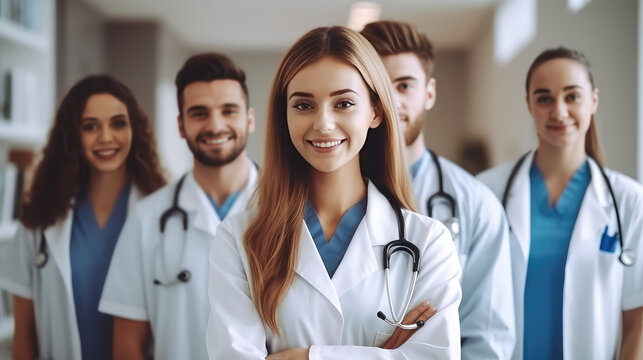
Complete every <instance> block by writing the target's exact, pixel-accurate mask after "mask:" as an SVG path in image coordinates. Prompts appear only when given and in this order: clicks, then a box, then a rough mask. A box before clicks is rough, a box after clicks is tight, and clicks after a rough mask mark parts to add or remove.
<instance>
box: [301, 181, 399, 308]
mask: <svg viewBox="0 0 643 360" xmlns="http://www.w3.org/2000/svg"><path fill="white" fill-rule="evenodd" d="M397 238H398V230H397V220H396V215H395V212H394V211H393V209H392V208H391V205H390V204H389V202H388V200H387V199H386V197H384V195H382V193H380V192H379V190H378V189H377V188H376V187H375V185H373V183H372V182H370V181H369V182H368V186H367V205H366V214H365V215H364V218H363V219H362V221H361V222H360V224H359V226H358V227H357V230H356V231H355V235H354V236H353V239H352V240H351V243H350V245H349V246H348V249H347V250H346V254H345V255H344V258H343V259H342V261H341V263H340V264H339V267H338V268H337V271H335V275H334V276H333V278H332V280H331V279H330V277H329V276H328V273H327V272H326V268H325V267H324V264H323V262H322V259H321V256H320V255H319V252H318V251H317V247H316V246H315V242H314V240H313V238H312V236H311V235H310V232H309V231H308V227H306V224H305V222H304V223H303V228H302V232H301V235H300V239H299V258H298V261H297V267H296V269H295V271H296V273H297V274H299V276H301V277H302V278H303V279H304V280H306V281H307V282H308V283H310V284H311V285H312V286H313V287H315V288H316V289H317V290H318V291H319V292H320V293H322V294H323V295H324V296H325V297H326V298H327V299H328V301H330V302H331V303H332V304H333V305H334V306H335V308H336V309H337V311H338V312H339V313H340V314H341V305H340V302H339V297H341V296H342V295H343V294H345V293H346V292H347V291H349V290H350V289H351V288H353V287H354V286H355V285H357V284H358V283H360V282H361V281H362V280H364V279H365V278H366V277H368V276H370V275H371V274H372V273H373V272H375V271H377V270H379V269H380V266H379V264H378V261H377V258H376V256H381V253H380V252H379V251H376V250H381V248H379V246H383V245H385V244H387V243H388V242H390V241H393V240H397ZM376 247H378V248H376Z"/></svg>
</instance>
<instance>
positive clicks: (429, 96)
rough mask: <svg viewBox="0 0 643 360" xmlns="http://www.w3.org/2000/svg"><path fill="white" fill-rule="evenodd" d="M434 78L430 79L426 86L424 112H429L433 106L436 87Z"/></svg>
mask: <svg viewBox="0 0 643 360" xmlns="http://www.w3.org/2000/svg"><path fill="white" fill-rule="evenodd" d="M435 86H436V85H435V78H430V79H429V81H428V82H427V84H426V101H425V102H424V110H431V109H432V108H433V105H435V97H436V87H435Z"/></svg>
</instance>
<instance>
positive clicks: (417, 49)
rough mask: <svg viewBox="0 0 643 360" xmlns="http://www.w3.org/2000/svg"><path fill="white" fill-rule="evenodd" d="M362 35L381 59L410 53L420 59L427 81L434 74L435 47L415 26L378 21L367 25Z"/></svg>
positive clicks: (397, 22)
mask: <svg viewBox="0 0 643 360" xmlns="http://www.w3.org/2000/svg"><path fill="white" fill-rule="evenodd" d="M361 34H362V35H363V36H364V37H365V38H366V39H367V40H368V41H370V43H371V44H372V45H373V47H374V48H375V50H376V51H377V53H378V54H379V55H380V57H384V56H388V55H397V54H401V53H406V52H410V53H413V54H415V55H416V56H417V57H418V59H420V63H422V67H423V68H424V72H425V73H426V78H427V80H428V79H429V78H430V77H431V74H433V65H434V63H435V57H434V56H433V45H432V44H431V41H429V38H427V37H426V35H424V34H423V33H421V32H419V31H418V29H417V28H416V27H415V26H413V25H411V24H407V23H404V22H400V21H377V22H373V23H370V24H368V25H366V26H365V27H364V29H363V30H362V32H361Z"/></svg>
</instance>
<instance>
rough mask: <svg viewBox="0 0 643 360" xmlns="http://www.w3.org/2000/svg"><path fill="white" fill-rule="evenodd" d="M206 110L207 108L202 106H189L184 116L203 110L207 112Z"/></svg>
mask: <svg viewBox="0 0 643 360" xmlns="http://www.w3.org/2000/svg"><path fill="white" fill-rule="evenodd" d="M207 109H208V108H207V107H205V106H203V105H194V106H190V107H189V108H188V109H187V110H186V111H185V113H186V114H189V113H191V112H193V111H203V110H207Z"/></svg>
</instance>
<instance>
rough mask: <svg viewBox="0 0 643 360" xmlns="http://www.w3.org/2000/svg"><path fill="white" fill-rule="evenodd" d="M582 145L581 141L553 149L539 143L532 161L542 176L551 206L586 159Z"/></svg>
mask: <svg viewBox="0 0 643 360" xmlns="http://www.w3.org/2000/svg"><path fill="white" fill-rule="evenodd" d="M584 145H585V142H584V141H583V142H579V144H574V145H573V146H566V147H553V146H549V145H547V144H544V143H543V141H539V145H538V150H537V151H536V155H535V159H534V161H535V162H536V165H538V168H539V169H540V172H541V173H542V174H543V178H544V180H545V184H546V186H547V192H548V194H549V202H550V204H551V205H555V204H556V203H557V202H558V198H559V197H560V195H561V194H562V193H563V191H564V190H565V188H566V187H567V183H568V182H569V180H571V178H572V176H574V173H575V172H576V170H577V169H578V168H579V167H580V166H581V164H582V163H583V161H585V159H586V158H587V155H586V154H585V146H584Z"/></svg>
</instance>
